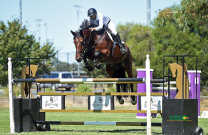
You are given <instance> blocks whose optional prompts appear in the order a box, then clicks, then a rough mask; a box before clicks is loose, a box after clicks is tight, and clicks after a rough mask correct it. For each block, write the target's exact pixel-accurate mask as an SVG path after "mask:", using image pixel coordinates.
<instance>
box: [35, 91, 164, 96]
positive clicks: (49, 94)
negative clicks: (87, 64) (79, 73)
mask: <svg viewBox="0 0 208 135" xmlns="http://www.w3.org/2000/svg"><path fill="white" fill-rule="evenodd" d="M37 95H48V96H51V95H57V96H59V95H76V96H81V95H112V96H127V95H128V96H146V93H137V92H132V93H127V92H126V93H125V92H119V93H45V92H38V93H37ZM151 95H152V96H162V95H163V93H157V92H155V93H151ZM165 95H167V93H165Z"/></svg>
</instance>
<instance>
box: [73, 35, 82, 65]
mask: <svg viewBox="0 0 208 135" xmlns="http://www.w3.org/2000/svg"><path fill="white" fill-rule="evenodd" d="M82 43H83V38H82V37H75V38H74V44H75V48H76V56H75V59H76V61H77V62H81V61H82V50H83V45H82Z"/></svg>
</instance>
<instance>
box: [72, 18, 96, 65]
mask: <svg viewBox="0 0 208 135" xmlns="http://www.w3.org/2000/svg"><path fill="white" fill-rule="evenodd" d="M97 26H98V25H97V24H96V23H94V22H89V21H88V20H84V21H83V22H82V24H81V25H80V30H78V31H77V32H73V31H71V33H72V34H73V35H74V44H75V47H76V56H75V59H76V60H77V62H81V61H82V54H83V52H84V49H85V47H87V45H89V44H90V40H91V38H92V35H91V34H92V33H91V32H90V31H89V28H91V27H97ZM85 45H86V46H85Z"/></svg>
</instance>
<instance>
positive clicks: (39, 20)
mask: <svg viewBox="0 0 208 135" xmlns="http://www.w3.org/2000/svg"><path fill="white" fill-rule="evenodd" d="M35 20H36V21H38V25H37V26H39V44H40V26H41V24H40V22H41V21H42V19H35Z"/></svg>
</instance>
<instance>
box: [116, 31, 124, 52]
mask: <svg viewBox="0 0 208 135" xmlns="http://www.w3.org/2000/svg"><path fill="white" fill-rule="evenodd" d="M115 39H116V41H117V42H118V44H119V46H120V51H121V53H122V54H124V53H125V52H127V50H126V48H125V46H124V44H123V43H122V42H121V38H120V36H119V34H118V33H117V34H116V35H115Z"/></svg>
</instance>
